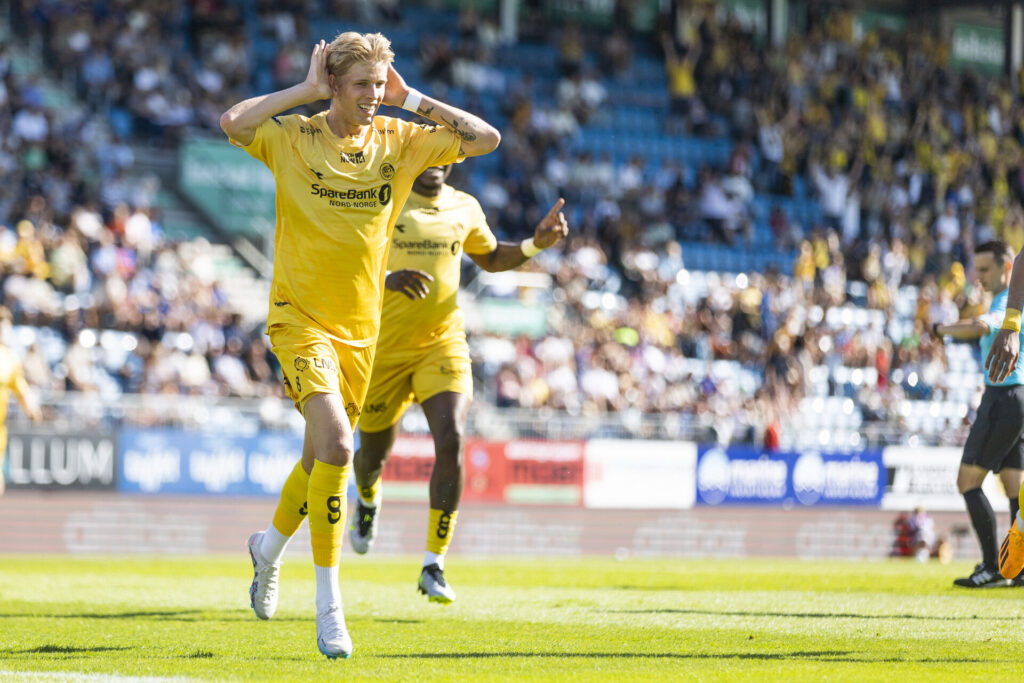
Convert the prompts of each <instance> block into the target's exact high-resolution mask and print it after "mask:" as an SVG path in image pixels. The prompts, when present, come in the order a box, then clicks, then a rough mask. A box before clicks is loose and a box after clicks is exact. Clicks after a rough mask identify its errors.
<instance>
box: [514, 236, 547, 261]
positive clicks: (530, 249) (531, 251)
mask: <svg viewBox="0 0 1024 683" xmlns="http://www.w3.org/2000/svg"><path fill="white" fill-rule="evenodd" d="M519 248H520V249H522V250H523V256H525V257H526V258H533V257H534V256H536V255H537V254H539V253H540V252H542V251H543V249H541V248H540V247H538V246H537V245H536V244H534V243H533V238H532V237H529V238H527V239H525V240H523V241H522V242H520V243H519Z"/></svg>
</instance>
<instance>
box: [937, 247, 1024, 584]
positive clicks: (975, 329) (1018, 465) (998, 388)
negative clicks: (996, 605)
mask: <svg viewBox="0 0 1024 683" xmlns="http://www.w3.org/2000/svg"><path fill="white" fill-rule="evenodd" d="M1013 259H1014V253H1013V249H1012V248H1011V247H1010V245H1009V244H1007V243H1006V242H1002V241H999V240H993V241H991V242H985V243H984V244H981V245H978V247H977V248H976V249H975V250H974V269H975V272H976V274H977V278H978V280H979V281H980V282H981V286H982V288H983V289H984V290H985V291H986V292H990V293H991V294H992V304H991V305H990V306H989V309H988V313H986V314H984V315H982V316H979V317H977V318H968V319H966V320H960V321H958V322H955V323H950V324H948V325H946V324H935V325H933V326H932V331H933V332H934V333H935V336H936V337H938V338H942V337H943V336H945V335H949V336H950V337H953V338H954V339H980V340H981V357H982V358H985V357H987V356H988V353H989V349H990V348H991V347H992V340H993V339H995V337H996V333H997V332H999V328H1000V327H1002V324H1003V317H1004V315H1005V314H1006V300H1007V294H1008V291H1007V288H1008V287H1009V284H1010V273H1011V270H1012V268H1013ZM1022 437H1024V365H1022V366H1021V367H1019V368H1017V369H1015V370H1014V371H1013V372H1011V373H1009V374H1008V375H1007V376H1006V377H1004V378H1003V379H1002V380H1001V381H998V382H993V381H992V380H991V379H989V378H988V376H986V377H985V393H984V395H983V396H982V397H981V405H979V406H978V415H977V417H976V418H975V420H974V424H973V425H972V426H971V431H970V434H968V436H967V443H966V444H964V455H963V459H962V460H961V461H960V471H959V472H958V473H957V477H956V485H957V488H958V489H959V490H960V493H961V495H963V497H964V503H965V504H966V505H967V513H968V514H969V515H970V517H971V526H973V527H974V532H975V533H976V534H977V535H978V542H979V543H980V544H981V558H982V559H981V563H980V564H978V566H977V567H975V568H974V571H973V572H972V573H971V575H970V576H967V577H964V578H962V579H957V580H956V581H954V582H953V584H954V585H957V586H962V587H964V588H992V587H998V586H1007V585H1010V582H1009V581H1007V580H1006V579H1004V578H1003V577H1002V576H1000V574H999V563H998V559H997V557H996V553H997V549H998V545H997V543H998V541H997V539H999V538H1001V537H1002V534H1001V533H1000V531H999V529H998V526H997V523H996V516H995V513H994V512H993V511H992V506H991V505H990V504H989V501H988V498H987V497H986V496H985V493H984V492H983V491H982V490H981V484H982V482H983V481H985V477H986V476H988V473H989V472H995V473H997V474H998V475H999V478H1000V479H1001V480H1002V482H1003V488H1004V489H1005V490H1006V492H1007V495H1008V496H1014V497H1011V498H1010V522H1011V523H1012V522H1013V520H1014V519H1015V518H1016V516H1017V510H1018V508H1019V501H1018V499H1017V498H1016V497H1015V496H1017V492H1018V490H1019V489H1020V485H1021V479H1022V471H1021V470H1022V468H1024V439H1022ZM1019 580H1020V579H1019V578H1018V579H1014V581H1013V584H1014V585H1018V581H1019ZM1021 585H1024V584H1021Z"/></svg>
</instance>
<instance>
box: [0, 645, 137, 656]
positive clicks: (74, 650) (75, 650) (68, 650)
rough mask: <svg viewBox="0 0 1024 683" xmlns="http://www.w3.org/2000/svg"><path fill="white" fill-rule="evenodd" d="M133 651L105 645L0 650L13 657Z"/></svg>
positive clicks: (128, 648)
mask: <svg viewBox="0 0 1024 683" xmlns="http://www.w3.org/2000/svg"><path fill="white" fill-rule="evenodd" d="M131 649H132V648H131V647H128V646H126V645H125V646H109V647H108V646H105V645H89V646H84V647H75V646H74V645H40V646H39V647H33V648H29V649H27V650H0V652H3V653H6V654H12V655H42V654H58V655H80V654H88V653H90V652H123V651H125V650H131Z"/></svg>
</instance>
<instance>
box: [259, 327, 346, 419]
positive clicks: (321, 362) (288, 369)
mask: <svg viewBox="0 0 1024 683" xmlns="http://www.w3.org/2000/svg"><path fill="white" fill-rule="evenodd" d="M268 333H269V336H270V343H271V350H272V351H273V352H274V355H276V356H277V360H278V362H279V363H280V364H281V374H282V375H283V376H284V386H285V392H286V393H287V394H288V397H289V398H290V399H292V401H293V402H294V403H295V407H296V408H297V409H298V411H299V412H300V413H303V415H305V404H306V401H308V400H309V398H310V397H311V396H314V395H316V394H335V395H337V396H341V389H342V388H341V374H340V372H339V366H340V362H339V359H338V356H337V353H336V351H335V344H334V343H333V340H332V339H331V338H330V337H328V336H327V335H326V334H325V333H324V332H322V331H320V330H318V329H315V328H312V327H301V326H298V325H275V326H273V327H271V328H270V330H269V331H268Z"/></svg>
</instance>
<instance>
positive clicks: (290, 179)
mask: <svg viewBox="0 0 1024 683" xmlns="http://www.w3.org/2000/svg"><path fill="white" fill-rule="evenodd" d="M393 61H394V53H393V52H392V50H391V45H390V42H389V41H388V40H387V38H385V37H384V36H382V35H381V34H379V33H369V34H361V33H354V32H348V33H342V34H340V35H339V36H338V37H336V38H335V39H334V40H333V41H332V42H331V43H330V44H327V43H326V42H325V41H320V42H319V43H317V44H316V45H315V46H314V48H313V53H312V56H311V59H310V66H309V73H308V74H307V76H306V79H305V80H304V81H303V82H302V83H300V84H298V85H295V86H292V87H290V88H287V89H285V90H281V91H278V92H274V93H271V94H269V95H261V96H259V97H253V98H250V99H248V100H244V101H243V102H239V103H238V104H236V105H234V106H233V107H231V109H229V110H228V111H227V112H225V113H224V114H223V116H221V120H220V124H221V128H222V129H223V130H224V132H225V133H226V134H227V135H228V138H229V139H230V140H231V142H232V143H233V144H235V145H237V146H238V147H241V148H243V149H244V150H245V151H246V152H248V153H249V154H250V155H252V156H253V157H255V158H256V159H259V160H260V161H262V162H263V163H265V164H266V165H267V167H268V168H269V169H270V170H271V171H272V172H273V174H274V180H275V184H276V190H275V192H276V197H275V200H276V202H275V203H276V209H277V225H276V232H275V236H274V253H275V258H274V276H273V282H272V284H271V290H270V312H269V315H268V317H267V334H268V335H269V336H270V341H271V344H272V348H273V351H274V353H275V354H276V355H277V358H278V360H279V361H280V363H281V368H282V371H283V374H284V380H285V388H286V390H287V393H288V395H289V396H290V397H291V398H292V400H293V401H294V402H295V406H296V408H298V410H299V411H300V412H301V413H302V415H303V417H304V418H305V420H306V433H305V443H304V445H303V450H302V459H301V461H300V462H299V463H298V464H296V466H295V468H294V469H293V470H292V473H291V474H290V475H289V476H288V479H287V480H286V481H285V484H284V486H283V488H282V491H281V499H280V502H279V503H278V506H277V509H276V510H275V513H274V518H273V524H271V525H270V526H269V527H268V528H267V529H266V530H265V531H262V532H258V533H256V534H253V535H252V537H250V539H249V554H250V557H251V559H252V564H253V573H254V578H253V582H252V585H251V586H250V589H249V596H250V604H251V606H252V608H253V610H254V611H255V613H256V615H257V616H258V617H260V618H261V619H269V618H270V617H272V616H273V614H274V612H275V610H276V609H277V577H278V569H279V566H280V561H281V556H282V555H283V553H284V550H285V546H286V545H287V543H288V540H289V538H291V536H292V535H293V534H294V533H295V531H296V530H297V529H298V527H299V525H300V524H302V520H303V519H304V518H305V517H306V515H307V513H308V516H309V529H310V536H311V538H312V547H313V564H314V569H315V576H316V586H317V588H316V608H317V618H316V626H317V647H318V648H319V650H320V652H322V653H323V654H324V655H326V656H327V657H329V658H332V659H333V658H335V657H342V658H345V657H348V656H349V655H350V654H351V652H352V639H351V637H350V636H349V634H348V629H347V627H346V625H345V617H344V614H343V611H342V601H341V592H340V590H339V587H338V566H339V562H340V555H341V542H342V537H343V535H344V532H343V530H344V521H343V517H344V515H345V511H346V507H345V488H346V485H347V481H348V473H349V469H350V463H351V461H352V451H353V437H352V429H353V427H354V424H355V421H356V419H357V418H358V416H359V412H360V410H361V408H362V405H363V399H364V397H365V395H366V387H367V382H368V380H369V375H370V368H371V367H372V365H373V353H374V346H375V344H376V341H377V332H378V329H379V325H380V310H381V304H382V294H383V289H384V276H385V265H386V263H387V254H388V245H389V240H390V238H391V232H392V229H393V228H394V225H395V220H396V219H397V217H398V213H399V211H401V208H402V205H403V204H405V200H406V198H407V197H408V195H409V192H410V190H411V189H412V183H413V180H414V179H415V178H416V176H418V175H419V174H420V172H421V171H423V169H425V168H427V167H428V166H434V165H437V164H447V163H451V162H454V161H456V160H458V159H460V158H463V157H470V156H477V155H480V154H487V153H488V152H490V151H492V150H494V149H495V148H496V147H497V146H498V143H499V141H500V139H501V136H500V134H499V133H498V131H497V130H495V129H494V128H493V127H492V126H490V125H489V124H487V123H486V122H484V121H482V120H481V119H479V118H477V117H476V116H473V115H472V114H468V113H466V112H464V111H462V110H460V109H456V108H455V107H452V106H450V105H448V104H445V103H443V102H440V101H438V100H435V99H433V98H431V97H428V96H426V95H423V94H422V93H420V92H419V91H418V90H415V89H413V88H410V87H409V86H408V85H407V84H406V82H405V80H404V79H403V78H402V77H401V76H400V75H399V73H398V72H397V71H396V70H395V69H394V67H393V66H392V62H393ZM324 99H330V108H329V109H327V110H326V111H323V112H321V113H319V114H317V115H315V116H312V117H306V116H303V115H301V114H290V115H282V114H281V112H284V111H287V110H289V109H292V108H293V107H298V106H302V105H305V104H310V103H313V102H318V101H321V100H324ZM382 104H383V105H389V106H394V107H402V108H404V109H406V110H409V111H412V112H415V113H418V114H420V115H421V116H424V117H426V118H428V119H430V120H431V121H432V122H434V123H435V124H438V125H437V126H436V127H431V126H426V125H420V124H415V123H409V122H407V121H402V120H399V119H396V118H392V117H388V116H379V115H378V110H379V108H380V106H381V105H382Z"/></svg>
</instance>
